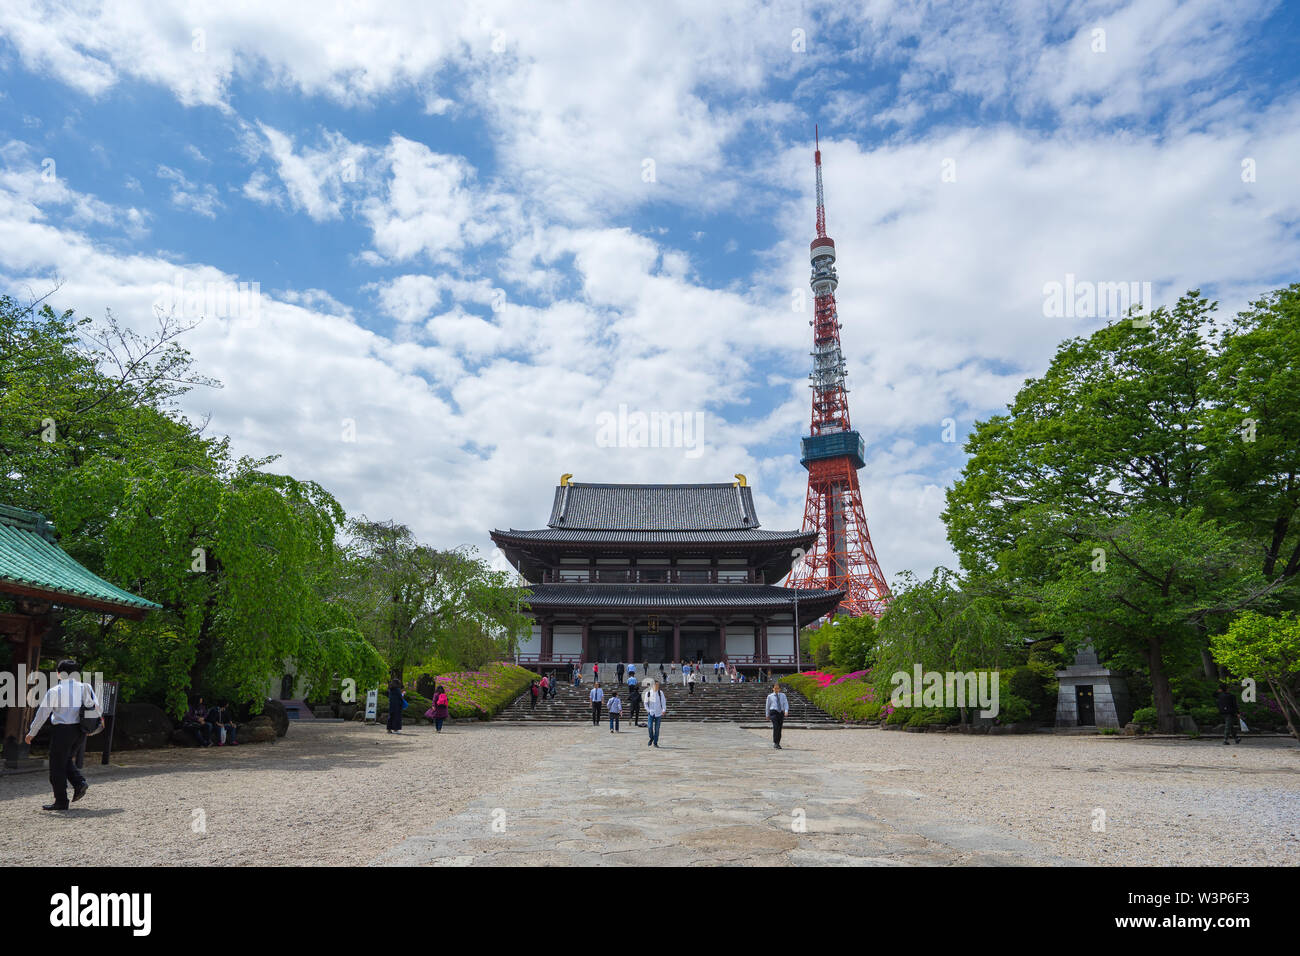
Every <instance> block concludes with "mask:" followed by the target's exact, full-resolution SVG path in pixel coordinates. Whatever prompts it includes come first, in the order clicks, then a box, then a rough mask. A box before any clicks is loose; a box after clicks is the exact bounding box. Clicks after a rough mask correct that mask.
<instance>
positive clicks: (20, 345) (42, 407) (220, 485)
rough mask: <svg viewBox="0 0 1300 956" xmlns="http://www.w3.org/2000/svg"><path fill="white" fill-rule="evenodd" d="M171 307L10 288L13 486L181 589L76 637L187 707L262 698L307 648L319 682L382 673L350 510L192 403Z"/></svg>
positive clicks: (132, 573)
mask: <svg viewBox="0 0 1300 956" xmlns="http://www.w3.org/2000/svg"><path fill="white" fill-rule="evenodd" d="M187 328H188V327H187V326H185V325H183V324H179V323H177V322H175V321H174V320H173V319H172V318H170V317H168V316H160V317H159V318H158V327H157V331H156V332H155V333H154V334H153V335H151V336H142V335H140V334H137V333H135V332H133V331H131V330H129V329H127V328H124V327H123V326H121V325H120V324H119V323H118V322H117V321H116V320H115V319H114V318H113V317H112V315H111V314H110V315H109V316H108V318H107V320H106V321H105V322H104V323H102V324H99V325H95V324H92V323H90V322H89V321H88V320H86V319H76V318H74V316H73V313H72V312H64V313H62V314H56V313H55V312H54V311H53V310H51V309H50V308H49V307H48V306H42V305H39V303H38V304H36V305H31V306H22V305H20V304H18V303H16V302H14V301H13V300H12V299H7V298H3V299H0V386H2V387H0V451H3V454H4V460H5V465H6V467H5V468H4V469H3V470H0V500H6V501H9V502H12V503H15V504H18V505H20V506H23V507H28V508H31V509H33V510H37V511H41V512H43V513H45V514H46V515H47V516H48V517H49V518H50V519H51V520H52V521H53V523H54V526H55V528H56V529H57V531H58V533H59V536H60V544H61V545H62V546H63V547H64V548H65V549H66V550H67V551H68V552H69V553H70V554H72V555H73V556H74V557H75V558H77V559H78V560H79V561H81V562H82V563H83V564H85V565H86V566H87V567H89V568H90V569H91V570H93V571H95V572H96V573H98V574H101V575H103V576H105V577H106V578H108V579H109V580H111V581H113V582H114V583H116V584H118V585H120V586H122V587H125V588H128V589H130V590H132V591H135V592H136V593H138V594H142V595H144V596H145V597H148V598H150V599H151V600H155V601H158V602H159V603H161V604H162V605H163V610H162V611H160V612H156V613H154V614H150V615H149V616H148V617H147V618H146V619H145V620H144V621H141V622H134V623H133V622H128V621H124V620H121V619H112V618H103V617H100V616H98V615H89V614H83V613H69V614H68V615H67V617H66V620H65V624H64V629H63V635H62V637H61V641H62V642H63V644H64V645H65V646H66V647H67V648H68V649H69V650H70V651H75V654H76V656H78V657H80V658H82V659H83V660H85V661H86V662H87V663H88V664H90V665H101V667H100V669H103V670H105V671H109V672H112V673H114V674H116V675H118V676H119V677H121V678H122V679H123V680H124V683H125V689H126V691H127V693H129V694H136V693H140V694H147V695H149V696H151V697H154V698H155V699H157V700H159V701H160V702H165V703H167V704H168V705H169V706H171V707H172V708H173V709H179V708H181V707H183V706H184V702H185V697H186V694H187V692H189V691H191V690H200V691H204V692H206V693H209V694H211V693H228V694H230V695H232V696H235V697H238V698H240V699H242V700H246V701H249V702H252V703H253V704H254V705H255V706H260V703H261V701H262V700H263V699H264V698H265V694H266V686H267V683H268V682H269V681H270V680H271V679H272V678H273V677H276V676H278V675H279V674H281V673H282V672H283V668H284V666H285V662H286V661H287V660H292V661H294V662H295V664H296V665H297V667H298V671H299V673H300V674H303V675H306V676H308V677H309V678H310V679H312V680H313V681H315V682H317V683H318V686H329V685H330V683H331V682H332V681H333V680H335V679H336V678H338V677H345V676H353V677H355V679H357V680H358V683H359V684H361V683H362V682H363V680H364V681H366V682H372V681H373V680H374V679H375V678H374V677H373V675H374V674H375V673H376V672H378V673H380V674H382V668H381V667H378V668H377V665H378V664H379V661H378V658H377V656H376V654H375V652H374V649H373V648H371V647H369V646H368V645H367V644H366V643H365V641H364V640H363V639H362V638H361V635H360V634H359V632H358V630H357V628H356V625H355V622H354V621H353V620H352V619H351V617H350V616H348V614H347V613H346V611H345V610H344V609H342V608H338V607H333V606H331V605H330V603H329V601H328V600H327V594H326V593H325V592H326V586H327V585H328V583H329V582H330V581H331V580H332V577H333V575H334V571H335V564H336V563H337V557H338V556H337V550H336V548H335V546H334V534H335V532H336V530H337V528H338V527H339V526H340V525H341V523H342V521H343V513H342V509H341V508H340V507H339V506H338V503H337V502H335V501H334V499H333V498H332V497H330V496H329V495H328V494H327V493H326V492H325V491H324V490H323V489H321V488H320V487H319V486H317V485H315V484H313V483H310V482H299V481H297V480H295V479H293V478H291V477H288V476H284V475H274V474H269V473H267V472H265V471H264V470H263V469H264V467H265V466H266V465H268V464H269V463H270V462H271V461H272V459H266V460H263V461H260V462H253V461H246V460H245V461H237V462H236V461H232V460H231V457H230V454H229V449H228V447H227V442H226V441H225V440H224V439H213V438H207V437H204V436H203V435H202V433H201V429H199V428H196V427H195V426H193V425H192V424H191V423H190V422H188V421H187V420H186V419H185V418H184V417H182V416H181V415H179V414H178V413H177V412H176V410H175V403H176V401H177V399H178V398H179V396H181V395H182V394H184V393H185V391H186V390H188V389H189V388H191V387H193V386H194V385H200V384H202V385H215V384H216V383H214V382H212V381H210V380H208V379H206V378H204V377H202V376H200V375H197V374H195V373H194V372H193V371H192V367H191V360H190V357H189V355H188V353H187V352H186V351H185V350H184V349H183V348H182V347H181V346H180V344H179V342H178V341H177V339H178V338H179V336H181V335H182V334H183V333H184V332H185V331H186V330H187Z"/></svg>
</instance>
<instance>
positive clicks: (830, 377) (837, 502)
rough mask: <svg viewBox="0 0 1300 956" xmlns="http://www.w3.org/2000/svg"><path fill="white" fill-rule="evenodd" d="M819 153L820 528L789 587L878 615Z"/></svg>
mask: <svg viewBox="0 0 1300 956" xmlns="http://www.w3.org/2000/svg"><path fill="white" fill-rule="evenodd" d="M816 142H817V145H816V151H815V153H814V158H815V165H816V168H817V238H816V239H814V240H813V241H812V245H811V247H810V254H809V258H810V260H811V262H812V279H811V283H810V284H811V285H812V290H813V295H814V297H815V311H814V316H813V320H812V321H811V322H810V323H809V325H811V326H812V327H813V350H812V359H813V368H812V374H810V375H809V376H808V377H809V378H810V379H811V380H812V385H811V388H812V422H811V426H810V428H809V433H808V435H807V437H805V438H804V439H803V442H802V456H801V457H800V464H802V465H803V466H804V467H805V468H807V469H808V497H807V499H806V501H805V503H804V515H803V530H804V531H812V530H816V531H817V541H816V543H815V544H814V545H813V547H812V550H811V551H809V552H808V553H807V554H806V555H804V557H803V560H802V562H801V563H799V564H798V566H796V568H795V569H794V570H793V571H791V572H790V577H789V580H788V582H787V584H788V586H790V587H800V588H827V589H830V588H842V589H844V590H845V591H846V592H847V594H846V595H845V597H844V600H843V601H842V602H840V605H839V608H838V610H839V611H843V612H846V613H848V614H852V615H854V616H855V617H856V616H858V615H861V614H872V615H874V616H876V617H879V616H880V615H881V614H882V613H883V612H884V610H885V606H886V605H887V604H888V603H889V599H890V594H889V585H888V584H887V583H885V576H884V574H883V573H881V570H880V565H879V563H878V562H877V561H876V551H875V548H874V547H873V546H872V544H871V533H870V532H869V531H868V530H867V518H866V514H865V513H864V511H863V509H862V490H861V488H860V486H859V485H858V469H859V468H861V467H863V465H864V464H865V463H866V461H865V458H864V454H865V451H866V449H865V445H864V444H863V441H862V436H861V435H860V434H858V432H856V431H854V430H853V427H852V425H851V424H850V422H849V400H848V389H847V388H846V387H845V384H844V382H845V376H846V369H845V365H844V355H843V352H842V351H841V349H840V321H839V317H838V315H837V314H836V311H835V289H836V287H837V286H838V285H839V278H838V277H837V275H836V274H835V241H834V240H833V239H831V238H830V237H828V236H827V235H826V206H825V201H824V199H823V196H822V151H821V139H820V136H818V137H817V140H816Z"/></svg>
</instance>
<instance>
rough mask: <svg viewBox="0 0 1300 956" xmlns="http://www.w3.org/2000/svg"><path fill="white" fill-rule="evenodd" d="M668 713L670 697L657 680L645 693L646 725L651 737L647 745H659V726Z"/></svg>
mask: <svg viewBox="0 0 1300 956" xmlns="http://www.w3.org/2000/svg"><path fill="white" fill-rule="evenodd" d="M666 713H668V698H667V697H665V696H664V692H663V691H662V690H661V689H660V686H659V682H658V681H655V682H654V685H653V686H652V687H651V688H650V689H649V690H648V691H646V695H645V725H646V727H648V728H649V730H650V739H649V740H648V741H646V746H647V747H658V746H659V728H660V726H661V725H662V724H663V719H664V714H666Z"/></svg>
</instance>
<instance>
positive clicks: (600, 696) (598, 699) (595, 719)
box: [587, 684, 605, 727]
mask: <svg viewBox="0 0 1300 956" xmlns="http://www.w3.org/2000/svg"><path fill="white" fill-rule="evenodd" d="M587 696H588V698H590V700H591V726H593V727H599V726H600V705H601V703H602V702H603V701H604V700H605V692H604V691H603V690H601V689H600V685H599V684H596V685H594V686H593V687H592V688H591V693H590V694H588V695H587Z"/></svg>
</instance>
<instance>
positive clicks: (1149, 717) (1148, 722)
mask: <svg viewBox="0 0 1300 956" xmlns="http://www.w3.org/2000/svg"><path fill="white" fill-rule="evenodd" d="M1156 721H1157V714H1156V709H1155V708H1154V707H1139V708H1138V709H1137V710H1135V711H1133V723H1135V724H1137V725H1138V726H1140V727H1143V728H1145V729H1147V730H1151V729H1152V728H1154V727H1155V726H1156Z"/></svg>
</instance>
